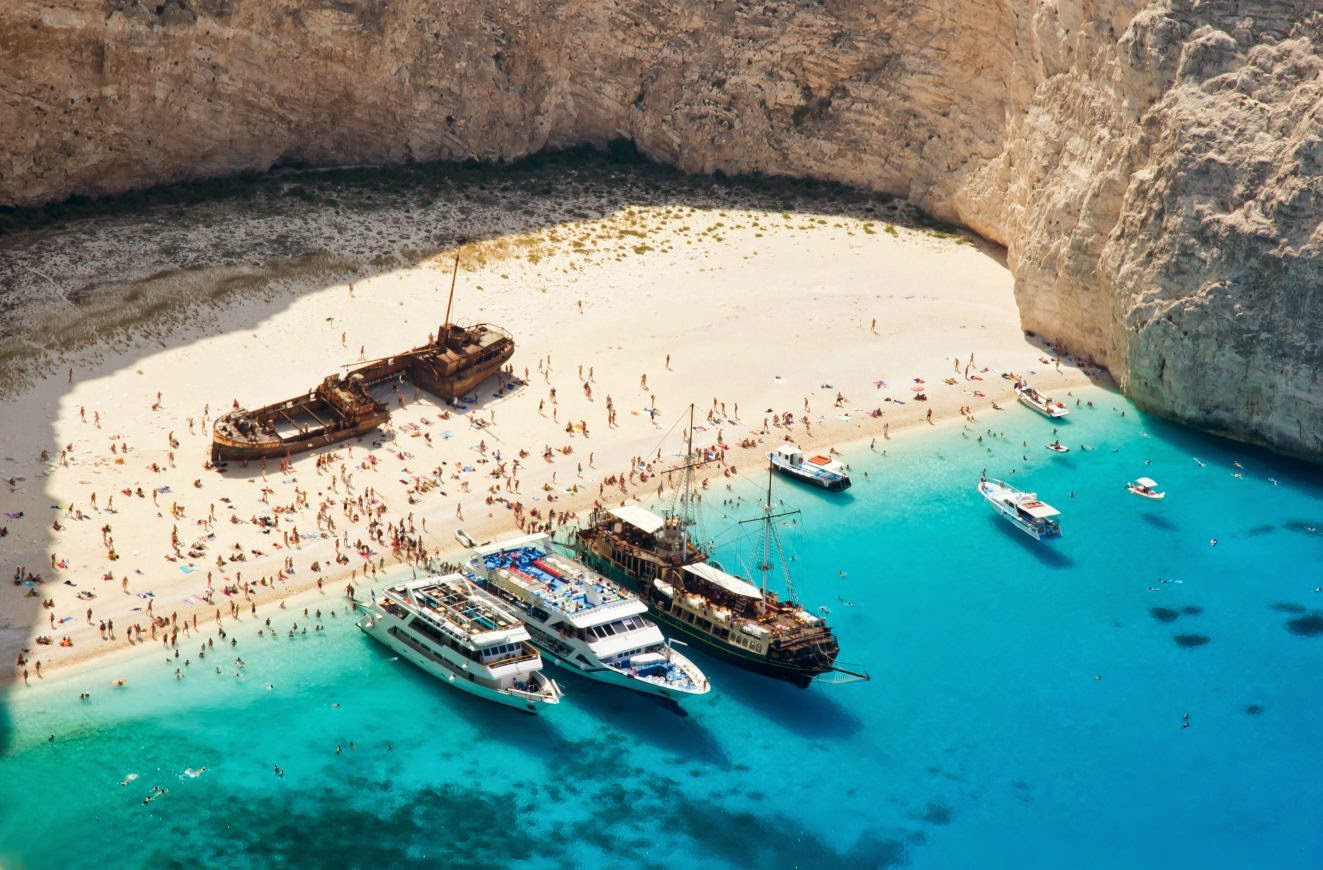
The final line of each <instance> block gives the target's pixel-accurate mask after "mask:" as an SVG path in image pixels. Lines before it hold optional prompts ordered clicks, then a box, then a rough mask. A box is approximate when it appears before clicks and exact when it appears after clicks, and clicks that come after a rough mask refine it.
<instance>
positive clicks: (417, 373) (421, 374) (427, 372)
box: [409, 345, 514, 402]
mask: <svg viewBox="0 0 1323 870" xmlns="http://www.w3.org/2000/svg"><path fill="white" fill-rule="evenodd" d="M512 356H514V345H508V346H506V347H504V348H501V349H500V350H499V352H497V353H496V354H495V355H494V356H492V357H491V358H490V359H486V360H483V361H481V362H479V363H477V364H476V365H474V366H472V367H470V368H467V369H464V370H463V371H460V372H457V373H455V374H453V375H446V374H439V373H438V372H437V367H436V366H435V365H432V364H430V363H429V362H428V361H426V360H419V361H417V362H416V363H414V365H412V366H410V368H409V379H410V380H411V381H413V383H414V384H416V385H417V386H419V387H421V388H422V389H424V390H427V392H429V393H431V394H432V395H434V396H436V397H437V398H438V399H441V400H442V401H446V402H453V401H455V400H456V399H458V398H460V397H462V396H465V395H468V394H469V393H470V392H471V391H473V390H475V389H477V387H478V386H479V385H481V384H482V382H483V381H485V380H487V379H488V378H490V377H491V376H492V375H494V374H496V373H497V372H499V371H500V370H501V366H503V365H505V363H506V362H507V361H508V360H509V359H510V357H512Z"/></svg>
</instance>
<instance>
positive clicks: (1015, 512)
mask: <svg viewBox="0 0 1323 870" xmlns="http://www.w3.org/2000/svg"><path fill="white" fill-rule="evenodd" d="M978 491H979V494H980V495H982V496H983V500H984V501H986V502H987V503H988V504H989V505H991V507H992V509H993V510H994V511H996V512H997V513H998V514H999V515H1001V516H1002V517H1004V518H1005V519H1007V520H1009V521H1010V522H1011V524H1012V525H1013V526H1015V527H1016V528H1017V529H1019V530H1020V531H1022V532H1024V533H1025V534H1026V535H1028V536H1029V537H1031V538H1033V539H1034V540H1035V541H1042V540H1046V539H1048V538H1056V537H1060V536H1061V526H1060V524H1058V523H1057V521H1056V520H1055V519H1053V517H1057V516H1060V515H1061V511H1059V510H1057V509H1056V508H1054V507H1052V506H1051V505H1050V504H1048V503H1046V502H1044V501H1042V500H1040V499H1039V498H1038V495H1037V493H1032V492H1024V491H1022V490H1018V489H1016V488H1015V487H1013V486H1011V485H1010V484H1009V483H1006V482H1004V481H1001V480H994V479H993V478H991V477H984V478H981V479H980V480H979V482H978Z"/></svg>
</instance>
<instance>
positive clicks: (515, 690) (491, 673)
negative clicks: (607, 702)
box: [358, 574, 560, 713]
mask: <svg viewBox="0 0 1323 870" xmlns="http://www.w3.org/2000/svg"><path fill="white" fill-rule="evenodd" d="M363 610H364V611H365V612H364V615H363V616H362V618H360V619H359V621H358V627H359V628H361V629H362V630H363V631H364V632H366V633H367V634H368V635H370V636H371V637H373V638H374V639H376V640H378V641H380V642H381V643H383V644H385V645H386V646H387V647H389V648H390V649H392V650H394V651H395V652H396V653H398V654H399V655H400V657H401V658H404V659H407V660H408V661H410V662H412V663H413V664H415V665H417V666H418V667H420V668H422V669H423V670H424V671H427V673H429V674H431V675H432V676H434V677H437V678H438V679H440V680H441V681H442V682H444V683H447V684H448V685H451V686H454V687H455V688H457V689H459V690H460V691H464V692H468V693H469V694H471V695H477V696H478V697H480V698H486V699H487V700H489V701H495V702H496V703H498V704H504V705H506V706H507V707H514V708H515V709H517V710H523V711H524V712H527V713H537V712H539V711H541V710H542V709H544V708H546V707H548V706H550V705H554V704H557V703H559V702H560V687H559V686H557V685H556V682H555V681H554V680H552V679H551V678H550V677H547V676H546V675H545V674H543V673H542V656H540V655H539V654H538V651H537V649H536V648H534V647H533V645H532V644H531V643H530V642H529V640H530V638H529V634H528V630H527V628H526V627H525V626H524V624H523V623H522V622H521V621H520V620H519V618H518V617H516V616H515V615H514V614H512V613H510V612H508V611H506V610H505V608H504V607H503V606H502V605H501V604H500V603H499V602H498V601H497V600H496V599H494V598H492V597H491V596H490V595H488V594H487V593H485V592H483V591H482V590H480V589H478V588H477V587H476V586H475V585H474V584H473V583H472V582H470V581H469V580H468V579H467V578H465V577H464V575H462V574H448V575H445V576H443V577H434V576H433V577H424V578H421V579H418V580H413V581H411V582H407V583H399V584H396V585H394V586H389V587H387V588H386V589H385V590H384V592H383V595H382V597H381V598H380V599H378V598H377V597H376V596H375V594H374V596H373V600H372V603H371V604H365V605H363Z"/></svg>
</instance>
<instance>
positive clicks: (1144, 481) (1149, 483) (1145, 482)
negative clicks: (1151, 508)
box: [1135, 477, 1158, 489]
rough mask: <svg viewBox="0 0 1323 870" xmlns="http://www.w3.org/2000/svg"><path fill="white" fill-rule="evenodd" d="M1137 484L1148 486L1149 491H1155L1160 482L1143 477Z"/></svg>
mask: <svg viewBox="0 0 1323 870" xmlns="http://www.w3.org/2000/svg"><path fill="white" fill-rule="evenodd" d="M1135 483H1137V484H1139V485H1140V486H1147V487H1148V488H1149V489H1153V488H1154V487H1156V486H1157V485H1158V482H1157V481H1156V480H1154V479H1153V478H1151V477H1141V478H1139V479H1138V480H1136V481H1135Z"/></svg>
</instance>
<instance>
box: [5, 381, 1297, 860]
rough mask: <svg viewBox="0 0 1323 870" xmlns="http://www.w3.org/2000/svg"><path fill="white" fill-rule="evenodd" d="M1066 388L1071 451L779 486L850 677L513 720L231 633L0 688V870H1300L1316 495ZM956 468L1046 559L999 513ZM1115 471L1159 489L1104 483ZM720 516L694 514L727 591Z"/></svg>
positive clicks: (939, 459) (923, 443)
mask: <svg viewBox="0 0 1323 870" xmlns="http://www.w3.org/2000/svg"><path fill="white" fill-rule="evenodd" d="M1077 394H1078V395H1080V396H1083V397H1085V398H1088V399H1091V400H1092V401H1093V402H1094V405H1095V406H1096V407H1095V408H1093V409H1088V408H1084V407H1082V408H1079V409H1076V410H1074V411H1073V413H1072V415H1071V417H1070V419H1069V422H1067V423H1065V424H1063V425H1061V426H1060V427H1059V428H1060V436H1061V439H1062V441H1063V442H1064V443H1066V444H1069V445H1071V446H1072V447H1073V448H1074V449H1073V450H1072V452H1071V453H1069V454H1065V455H1057V454H1054V453H1051V452H1049V451H1047V450H1045V449H1044V445H1045V444H1047V443H1048V442H1049V441H1050V440H1051V439H1052V435H1051V430H1052V424H1051V423H1050V422H1048V421H1046V420H1044V419H1042V418H1039V417H1037V416H1035V415H1033V414H1032V413H1031V412H1029V411H1027V410H1024V409H1021V408H1016V409H1014V410H1009V409H1008V410H1007V411H1005V412H1002V413H993V412H989V413H987V414H985V415H984V417H983V418H982V419H981V420H980V424H979V426H978V427H973V426H971V427H970V430H968V431H966V430H962V428H961V427H960V426H948V427H944V428H938V429H934V430H931V431H925V432H924V433H922V434H921V435H920V436H918V437H905V438H903V439H897V440H893V441H890V442H880V443H879V445H878V447H877V450H876V451H870V450H869V449H868V448H867V446H866V445H865V446H863V447H861V448H859V449H856V450H854V451H852V452H850V453H847V454H846V457H845V458H846V459H847V460H848V461H850V463H851V464H852V468H853V474H854V478H855V481H856V483H855V486H854V487H853V488H852V489H851V490H850V491H849V492H848V493H846V494H844V495H842V496H829V495H825V494H819V493H816V492H813V491H809V490H807V489H803V488H801V487H799V486H797V485H795V484H792V483H781V482H778V484H777V490H776V492H777V497H778V498H779V499H782V500H784V502H785V503H786V505H787V506H790V507H797V508H799V509H800V510H801V511H802V514H801V515H799V517H797V518H795V522H794V525H788V526H786V527H785V528H784V529H783V540H784V541H785V544H786V546H787V548H788V550H789V551H790V552H791V553H793V554H794V556H795V561H794V563H793V568H794V578H795V585H796V589H797V591H798V593H799V595H800V597H801V598H802V599H803V600H804V601H805V603H806V604H808V605H810V606H811V608H812V609H815V610H816V609H817V608H818V607H820V606H826V607H827V608H829V609H830V616H829V617H828V619H829V620H830V622H831V623H832V624H833V625H834V627H835V629H836V631H837V633H838V634H839V637H840V640H841V647H842V655H841V658H842V660H843V661H849V662H853V663H859V664H862V665H864V666H865V667H866V668H867V669H868V671H869V672H870V673H871V675H872V680H871V681H870V682H867V683H856V684H851V685H835V686H814V687H812V688H810V689H809V690H804V691H801V690H799V689H795V688H793V687H791V686H789V685H783V684H780V683H776V682H772V681H770V680H767V679H765V678H762V677H758V676H754V675H751V674H746V673H744V672H742V671H739V670H735V669H733V668H731V667H728V666H725V665H723V664H720V663H718V662H715V661H713V660H711V659H709V658H707V657H705V656H703V654H702V653H701V652H697V651H693V650H692V648H691V652H693V657H694V658H695V659H696V660H697V661H698V663H699V664H700V666H701V667H703V668H704V669H705V670H706V671H707V673H708V675H709V677H710V678H711V680H712V682H713V684H714V687H715V688H714V690H713V692H712V694H711V696H709V698H707V699H706V700H704V701H701V702H697V703H693V704H691V705H689V707H688V715H687V716H680V715H676V714H675V713H673V712H671V711H669V710H668V709H666V708H665V707H662V706H660V705H658V704H657V703H654V702H653V701H651V700H649V699H648V698H646V697H643V696H635V695H633V694H631V693H627V692H624V691H621V690H618V689H612V688H609V687H605V686H600V685H598V684H595V683H589V682H585V681H583V680H580V679H577V678H575V677H573V676H568V675H565V674H563V673H562V674H557V676H558V679H559V680H560V682H561V684H562V687H563V688H564V690H565V700H564V702H563V703H562V704H561V707H560V709H557V710H555V711H553V713H552V714H551V715H548V716H545V717H541V718H533V717H526V716H522V715H520V714H518V713H515V712H513V711H510V710H506V709H504V708H498V707H496V706H494V705H491V704H488V703H485V702H483V701H481V700H477V699H473V698H470V697H468V696H465V695H462V694H460V693H458V692H455V691H452V690H449V689H447V688H446V687H445V686H443V685H441V684H439V683H437V682H436V681H435V680H432V679H431V678H429V677H427V676H426V675H424V674H422V673H421V672H419V671H416V670H414V669H413V668H411V667H410V666H408V665H407V664H405V663H403V662H399V661H392V660H391V656H390V655H389V654H388V653H387V652H385V651H384V650H383V649H382V648H380V647H378V646H376V645H375V644H374V643H373V642H372V641H371V640H369V639H367V638H366V637H363V636H362V635H361V634H360V633H359V632H358V631H357V630H356V629H355V628H354V627H353V624H352V620H351V619H350V618H349V617H348V615H347V614H346V613H344V612H341V613H340V615H338V616H337V617H335V618H330V617H329V616H326V615H324V618H323V619H322V622H325V623H327V624H328V625H329V629H328V631H327V632H325V633H324V634H323V635H320V636H317V635H314V634H310V635H309V636H307V637H303V636H299V637H296V638H295V639H292V640H291V639H287V638H285V637H284V635H283V634H282V635H281V636H280V639H278V640H273V639H270V638H263V639H259V638H257V637H256V634H255V632H256V626H255V625H252V626H251V627H247V628H243V629H240V630H237V631H236V633H235V636H237V637H238V638H239V645H238V647H237V650H235V652H236V653H237V654H239V655H242V656H243V658H244V660H245V662H246V667H245V668H244V670H243V676H242V677H241V678H236V676H235V670H236V669H235V668H234V667H233V664H232V662H233V659H234V653H231V652H229V651H226V652H224V653H222V652H221V651H220V650H219V649H217V650H216V652H215V653H213V655H212V656H209V657H208V659H207V660H206V661H205V662H201V663H199V662H196V661H195V662H194V663H193V664H192V665H191V666H190V667H189V669H188V671H189V672H188V675H187V677H186V678H185V679H184V680H182V681H176V680H175V679H174V678H173V666H169V667H168V666H167V665H166V663H165V662H164V661H163V660H162V659H163V656H155V657H153V656H152V655H148V657H147V660H146V661H143V662H141V663H138V664H135V665H129V666H126V665H115V666H112V667H111V668H110V669H101V670H97V671H91V672H87V673H86V675H85V676H80V677H78V678H76V679H72V680H66V681H63V682H61V683H59V684H57V685H55V686H47V687H42V688H39V689H32V690H26V691H25V690H22V689H21V688H20V689H16V690H13V691H12V692H11V693H10V695H9V698H8V700H7V702H6V704H7V710H6V715H7V717H8V719H9V725H8V727H9V728H10V733H9V735H7V736H8V739H7V741H6V745H7V749H6V750H5V754H4V756H3V757H0V866H3V867H5V868H15V867H33V868H45V867H59V868H69V867H92V866H101V867H105V866H116V867H118V866H151V867H153V868H161V867H172V866H179V867H183V866H188V867H193V866H199V865H200V866H234V867H243V866H261V867H266V866H318V865H332V864H334V865H346V866H383V865H397V866H402V865H427V866H446V867H496V866H506V865H516V864H517V865H519V866H527V867H567V868H568V867H578V866H656V867H662V866H665V867H669V868H676V867H685V868H690V867H734V866H759V867H795V866H799V867H805V866H809V867H815V868H827V867H832V868H835V867H899V866H911V867H920V868H922V867H931V868H965V867H978V868H998V867H1014V868H1038V867H1042V868H1061V867H1072V868H1091V867H1099V868H1104V867H1105V868H1116V867H1126V868H1130V867H1174V866H1188V867H1275V868H1291V867H1300V868H1315V867H1318V866H1320V865H1323V777H1321V776H1320V771H1323V727H1321V726H1323V683H1321V682H1320V675H1321V674H1323V593H1320V592H1317V591H1316V589H1317V588H1318V587H1319V585H1320V583H1323V499H1320V496H1321V495H1323V482H1321V481H1320V478H1319V477H1318V476H1317V474H1316V473H1314V472H1311V471H1309V470H1308V469H1306V468H1304V467H1302V466H1299V465H1295V464H1293V463H1290V462H1287V461H1284V460H1280V459H1275V458H1272V457H1270V456H1268V455H1267V454H1264V453H1262V452H1260V451H1257V450H1254V449H1251V448H1247V447H1244V446H1241V445H1236V444H1232V443H1229V442H1223V441H1219V440H1216V439H1213V438H1210V437H1205V436H1202V435H1198V434H1194V433H1191V432H1189V431H1186V430H1183V429H1180V428H1178V427H1174V426H1171V425H1169V424H1164V423H1161V422H1159V421H1155V420H1152V419H1149V418H1146V417H1144V416H1143V415H1141V414H1139V413H1138V412H1137V411H1135V409H1134V408H1133V407H1132V406H1130V405H1129V404H1128V403H1126V402H1125V401H1124V400H1123V399H1120V398H1118V397H1117V396H1115V395H1114V394H1112V393H1108V392H1104V391H1102V390H1099V389H1089V390H1086V391H1082V392H1078V393H1077ZM1121 411H1125V414H1124V416H1122V414H1121ZM988 427H992V428H993V429H995V430H997V431H998V432H1004V433H1005V437H992V436H989V435H988V434H987V429H988ZM979 434H983V436H984V439H983V443H982V444H980V443H979V442H978V441H977V440H976V436H977V435H979ZM967 436H968V437H967ZM1025 444H1027V446H1024V445H1025ZM1082 445H1090V446H1092V447H1093V449H1092V450H1088V451H1085V450H1083V449H1081V448H1082ZM884 446H885V448H886V449H887V454H886V455H885V456H884V455H882V454H881V452H880V451H881V450H882V449H883V447H884ZM1196 458H1197V459H1198V460H1200V461H1199V462H1196V461H1195V460H1196ZM1236 462H1239V463H1240V464H1241V466H1243V468H1238V467H1237V466H1236V465H1235V464H1234V463H1236ZM983 469H987V472H988V473H989V474H990V475H992V476H996V477H1001V478H1003V479H1007V480H1010V481H1013V482H1016V483H1017V484H1019V485H1021V486H1022V487H1024V488H1030V489H1034V490H1036V491H1038V492H1039V494H1040V495H1041V496H1042V497H1043V498H1044V499H1046V500H1047V501H1049V502H1051V503H1052V504H1054V505H1056V506H1057V507H1058V508H1060V509H1061V510H1062V512H1063V515H1064V516H1063V517H1062V526H1063V529H1064V536H1063V537H1062V538H1061V539H1060V540H1058V541H1055V542H1053V543H1051V544H1038V543H1035V542H1034V541H1032V540H1031V539H1029V538H1028V537H1026V536H1024V535H1023V534H1022V533H1020V532H1018V531H1016V530H1014V529H1013V528H1012V527H1010V526H1009V525H1007V524H1006V523H1004V522H1003V521H1000V520H998V519H996V518H995V517H994V516H993V515H992V513H991V512H990V511H989V510H988V508H987V507H986V506H985V505H984V504H983V503H982V501H981V500H980V498H979V497H978V495H977V493H976V492H975V489H974V487H975V484H976V482H977V480H978V477H979V473H980V472H981V471H982V470H983ZM865 473H867V477H866V478H865ZM1237 474H1239V475H1240V477H1237V476H1236V475H1237ZM1141 475H1147V476H1151V477H1153V478H1156V479H1157V480H1158V481H1159V483H1160V484H1161V485H1162V487H1163V488H1164V489H1166V490H1167V491H1168V493H1169V495H1168V497H1167V499H1166V501H1164V502H1161V503H1151V502H1147V501H1143V500H1141V499H1138V498H1136V497H1134V496H1132V495H1130V494H1128V493H1127V492H1126V491H1125V489H1124V488H1123V485H1124V483H1125V482H1126V481H1127V480H1131V479H1133V478H1135V477H1138V476H1141ZM1274 479H1275V481H1276V483H1274V482H1273V480H1274ZM764 483H765V481H764V480H762V479H761V478H758V477H754V478H753V479H751V480H748V481H742V482H740V483H738V484H737V485H736V487H735V491H734V494H736V495H742V496H744V497H745V501H744V503H743V505H742V506H741V507H740V509H738V510H732V511H729V512H728V513H730V515H731V517H732V518H733V517H735V516H738V517H739V518H745V517H748V516H752V515H755V514H756V501H757V497H758V490H759V488H760V487H761V486H763V485H764ZM728 495H731V494H730V493H723V492H719V491H718V490H717V488H716V487H715V486H714V488H713V490H712V491H710V492H709V494H708V496H707V499H706V503H705V505H704V508H703V517H704V531H705V532H706V533H708V534H710V535H712V536H714V537H715V538H717V539H718V540H721V541H724V542H725V544H724V545H723V547H722V548H721V553H720V554H719V555H720V557H721V558H722V560H723V562H724V563H725V564H726V566H727V567H728V568H731V567H738V566H739V565H740V564H741V563H742V562H743V563H748V562H750V561H751V559H750V558H749V546H750V543H751V542H750V541H748V540H738V539H737V536H736V535H735V534H734V533H732V532H731V531H730V523H729V520H723V519H722V513H723V512H725V511H724V506H723V505H721V504H720V501H721V498H722V497H723V496H728ZM786 522H787V523H789V522H791V521H790V520H787V521H786ZM1214 539H1215V540H1216V545H1215V546H1214V545H1213V544H1212V541H1213V540H1214ZM331 600H333V599H331V598H330V597H328V602H329V601H331ZM328 607H329V604H328ZM268 612H269V613H275V612H276V611H274V610H269V611H268ZM295 617H297V618H298V620H299V621H300V622H302V621H303V619H302V614H301V612H300V613H297V614H295V613H293V612H292V611H290V612H287V615H286V620H288V619H292V618H295ZM282 624H283V623H282ZM185 654H186V653H185ZM216 665H220V671H221V672H220V673H219V674H217V673H215V670H214V667H215V666H216ZM114 676H127V677H129V684H128V685H127V686H126V687H125V688H123V689H121V690H113V689H111V688H110V687H109V686H108V680H109V679H110V678H111V677H114ZM268 684H269V685H270V686H271V687H272V688H270V689H268V688H267V686H268ZM81 691H90V692H91V694H92V697H91V699H90V701H87V702H83V701H80V700H79V699H78V693H79V692H81ZM1187 717H1188V718H1187ZM51 736H53V738H54V739H53V740H51V739H49V738H50V737H51ZM337 746H338V747H339V748H340V751H339V752H338V753H337ZM273 766H279V768H281V769H282V770H283V776H279V775H277V774H276V773H275V771H274V770H273ZM186 770H191V771H193V772H197V771H201V773H199V774H198V775H196V776H188V775H187V774H185V773H184V772H185V771H186ZM130 774H136V775H137V776H136V778H135V779H133V780H132V781H131V782H129V784H128V785H121V782H123V781H125V780H126V779H127V778H128V776H129V775H130ZM153 787H158V788H160V789H165V791H164V792H163V793H159V792H158V793H157V796H156V797H154V798H153V799H152V800H151V801H150V802H148V803H144V798H146V797H149V796H151V795H152V790H153Z"/></svg>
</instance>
